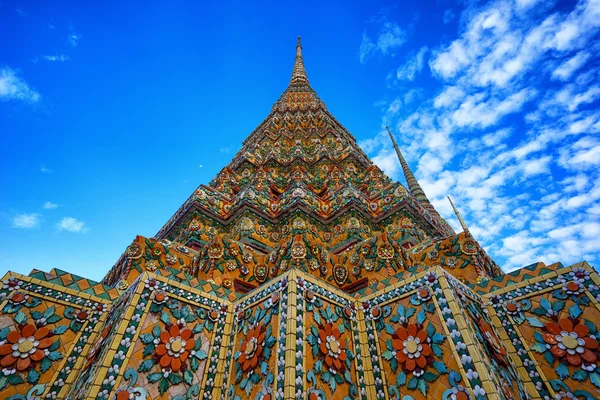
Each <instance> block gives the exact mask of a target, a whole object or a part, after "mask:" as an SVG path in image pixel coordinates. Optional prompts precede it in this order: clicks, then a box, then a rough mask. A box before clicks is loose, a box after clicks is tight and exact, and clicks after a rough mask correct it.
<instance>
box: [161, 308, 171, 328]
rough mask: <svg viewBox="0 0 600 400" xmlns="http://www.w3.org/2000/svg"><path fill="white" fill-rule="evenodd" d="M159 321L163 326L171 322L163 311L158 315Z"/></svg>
mask: <svg viewBox="0 0 600 400" xmlns="http://www.w3.org/2000/svg"><path fill="white" fill-rule="evenodd" d="M160 320H161V321H162V323H163V324H165V325H166V324H168V323H170V322H171V317H169V314H167V312H166V311H163V312H162V313H161V314H160Z"/></svg>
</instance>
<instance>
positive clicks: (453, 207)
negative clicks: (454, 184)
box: [448, 196, 469, 233]
mask: <svg viewBox="0 0 600 400" xmlns="http://www.w3.org/2000/svg"><path fill="white" fill-rule="evenodd" d="M448 200H449V201H450V205H451V206H452V209H453V210H454V214H456V218H458V222H460V226H462V228H463V231H464V232H465V233H469V228H468V227H467V224H465V221H464V220H463V219H462V217H461V216H460V213H459V212H458V210H457V209H456V207H455V206H454V203H453V202H452V199H451V198H450V196H448Z"/></svg>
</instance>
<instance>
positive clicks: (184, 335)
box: [156, 325, 196, 372]
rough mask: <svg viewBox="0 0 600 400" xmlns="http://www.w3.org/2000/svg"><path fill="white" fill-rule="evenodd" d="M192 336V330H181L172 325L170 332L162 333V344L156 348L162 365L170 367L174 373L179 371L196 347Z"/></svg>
mask: <svg viewBox="0 0 600 400" xmlns="http://www.w3.org/2000/svg"><path fill="white" fill-rule="evenodd" d="M192 336H193V332H192V331H191V330H190V329H180V328H179V326H177V325H171V326H170V327H169V329H168V330H165V331H163V332H161V334H160V344H159V345H158V346H157V347H156V355H157V356H158V357H159V362H160V365H161V366H162V367H164V368H167V367H170V368H171V370H173V371H174V372H177V371H179V370H180V369H181V366H182V365H183V363H184V362H185V360H186V359H187V358H188V356H189V355H190V351H191V350H192V349H193V348H194V347H195V346H196V340H194V338H193V337H192Z"/></svg>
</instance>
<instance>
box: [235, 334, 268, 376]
mask: <svg viewBox="0 0 600 400" xmlns="http://www.w3.org/2000/svg"><path fill="white" fill-rule="evenodd" d="M265 331H266V329H265V327H264V326H263V325H258V326H255V327H254V328H252V329H249V330H248V333H247V334H246V340H244V342H243V343H242V352H241V354H240V357H239V358H238V362H239V363H240V364H241V365H242V370H244V371H250V370H253V369H254V368H255V367H256V365H257V364H258V361H259V360H260V358H261V356H262V353H263V348H264V345H265V338H266V333H265Z"/></svg>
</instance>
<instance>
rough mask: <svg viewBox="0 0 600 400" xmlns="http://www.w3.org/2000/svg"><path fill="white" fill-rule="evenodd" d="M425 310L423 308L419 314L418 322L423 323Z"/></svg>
mask: <svg viewBox="0 0 600 400" xmlns="http://www.w3.org/2000/svg"><path fill="white" fill-rule="evenodd" d="M425 318H426V317H425V310H421V311H420V312H419V314H418V315H417V324H419V325H420V324H422V323H423V322H424V321H425Z"/></svg>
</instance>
